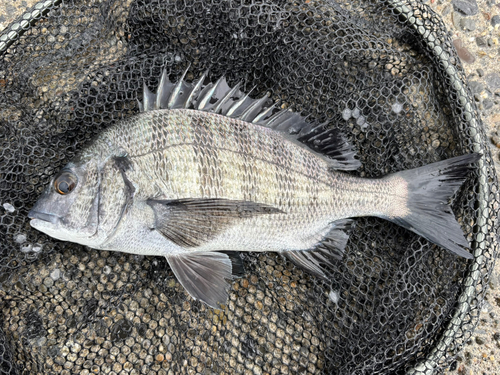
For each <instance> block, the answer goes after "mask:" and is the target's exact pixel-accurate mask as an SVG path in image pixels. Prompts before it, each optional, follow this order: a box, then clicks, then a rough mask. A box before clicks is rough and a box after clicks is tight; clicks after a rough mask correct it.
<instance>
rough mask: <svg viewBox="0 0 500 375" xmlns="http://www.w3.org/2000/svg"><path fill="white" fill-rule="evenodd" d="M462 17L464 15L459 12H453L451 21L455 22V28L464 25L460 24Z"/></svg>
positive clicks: (458, 28)
mask: <svg viewBox="0 0 500 375" xmlns="http://www.w3.org/2000/svg"><path fill="white" fill-rule="evenodd" d="M462 18H463V17H462V15H461V14H460V13H458V12H453V13H452V14H451V21H452V22H453V26H455V29H457V30H460V29H461V28H462V26H461V25H460V22H461V21H462Z"/></svg>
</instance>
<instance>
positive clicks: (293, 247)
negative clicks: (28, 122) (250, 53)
mask: <svg viewBox="0 0 500 375" xmlns="http://www.w3.org/2000/svg"><path fill="white" fill-rule="evenodd" d="M203 79H204V77H202V79H200V80H199V81H198V82H196V83H195V84H193V85H189V84H187V83H186V82H184V81H183V80H182V79H181V80H180V81H179V82H178V83H177V84H176V85H174V84H172V83H170V82H168V81H167V79H166V76H165V75H164V76H163V77H162V80H161V83H160V89H159V91H158V93H157V95H154V94H151V93H150V92H149V90H147V88H145V91H144V104H142V103H141V107H142V108H143V109H144V110H145V111H144V112H142V113H141V114H139V115H137V116H134V117H132V118H130V119H127V120H125V121H122V122H120V123H118V124H116V125H114V126H111V127H110V128H108V129H107V130H105V131H104V132H102V133H101V134H100V135H99V136H98V138H97V139H96V140H95V141H94V142H93V143H92V144H91V145H90V146H88V147H87V148H86V149H84V150H82V152H81V153H80V154H79V155H78V156H77V157H76V158H75V159H74V160H73V161H72V162H70V163H69V164H68V165H67V166H66V167H65V168H63V170H62V171H61V172H60V173H59V174H58V175H56V176H55V177H54V179H53V181H52V182H51V184H50V186H49V187H48V188H47V189H46V191H45V192H44V193H43V195H42V197H40V199H39V201H38V202H37V204H36V205H35V207H34V208H33V210H32V211H31V212H30V214H29V216H30V217H32V221H31V225H32V226H33V227H34V228H37V229H39V230H41V231H43V232H45V233H47V234H49V235H51V236H53V237H55V238H58V239H61V240H66V241H72V242H77V243H80V244H83V245H87V246H90V247H92V248H95V249H102V250H114V251H122V252H127V253H134V254H141V255H158V256H165V257H166V258H167V260H168V262H169V264H170V266H171V267H172V269H173V271H174V273H175V275H176V276H177V278H178V279H179V281H180V282H181V284H182V285H183V286H184V287H185V288H186V289H187V290H188V292H189V293H190V294H191V296H193V297H194V298H196V299H200V300H202V301H204V302H206V303H207V304H209V305H210V306H213V307H216V306H217V304H218V303H221V302H225V300H226V299H227V293H226V289H227V282H226V281H225V279H228V278H231V277H232V275H234V274H235V269H236V268H238V267H240V266H241V265H240V264H239V262H240V261H241V260H240V259H239V258H238V257H237V256H235V255H234V254H232V253H225V252H224V251H275V252H280V253H282V254H284V255H285V256H287V257H288V258H289V259H290V260H292V261H294V262H295V263H296V264H298V265H300V266H302V267H303V268H305V269H307V270H309V271H310V272H312V273H314V274H316V275H318V276H322V277H324V273H323V271H322V266H321V264H324V263H326V264H329V263H330V262H331V259H332V258H333V259H335V258H336V259H339V258H341V255H342V252H343V249H344V247H345V244H346V242H347V239H348V233H347V231H348V229H349V227H350V225H351V223H352V219H351V218H354V217H360V216H377V217H381V218H385V219H387V220H391V221H394V222H397V223H398V224H400V225H403V226H405V227H406V228H408V229H410V230H413V231H414V232H416V233H419V234H421V235H423V236H424V237H426V238H427V239H429V240H430V241H432V242H435V243H437V244H439V245H441V246H443V247H446V248H447V249H449V250H451V251H453V252H455V253H457V254H458V255H461V256H465V257H468V258H470V254H469V253H468V252H466V251H465V250H463V249H462V248H461V247H468V243H467V242H466V240H465V238H464V237H463V234H462V232H461V229H460V227H459V225H458V223H457V222H456V220H455V218H454V216H453V214H452V213H451V211H449V207H448V205H447V203H448V202H447V200H448V199H449V197H450V196H451V195H452V194H453V193H454V192H455V191H456V190H457V189H458V187H459V186H460V185H461V184H462V182H463V180H464V179H465V176H466V172H467V170H468V167H467V166H468V165H469V164H470V163H473V162H474V161H476V160H477V159H478V157H479V156H478V155H477V154H471V155H465V156H462V157H458V158H453V159H449V160H445V161H443V162H439V163H435V164H431V165H429V166H424V167H421V168H417V169H414V170H410V171H403V172H399V173H395V174H392V175H389V176H385V177H383V178H379V179H365V178H359V177H355V176H352V175H349V174H347V173H345V172H343V171H346V170H353V169H356V168H357V167H358V166H359V161H357V160H356V159H355V158H354V155H355V153H354V151H353V150H352V146H351V145H349V143H348V142H347V141H345V139H344V138H343V137H342V136H341V134H339V133H338V132H337V131H336V130H335V129H329V128H327V127H325V126H324V125H312V124H309V123H307V122H306V121H305V120H304V119H303V118H302V117H300V116H299V115H298V114H294V113H290V112H286V111H273V106H267V107H266V103H268V100H267V98H261V99H258V100H255V99H250V98H249V97H248V96H247V95H244V94H243V93H241V92H239V91H238V90H237V87H236V88H231V87H229V86H227V84H226V83H225V80H223V79H221V80H219V81H218V82H217V83H215V84H208V85H204V84H202V81H203ZM217 90H218V91H217ZM214 96H215V97H216V99H217V100H210V99H213V98H214ZM214 101H215V103H213V102H214ZM210 103H211V104H210ZM429 218H430V219H429ZM443 231H444V233H443Z"/></svg>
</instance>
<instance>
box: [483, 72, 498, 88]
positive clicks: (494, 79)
mask: <svg viewBox="0 0 500 375" xmlns="http://www.w3.org/2000/svg"><path fill="white" fill-rule="evenodd" d="M485 81H486V84H487V85H488V87H490V88H491V89H493V90H498V89H500V76H499V75H498V74H497V73H490V74H487V75H486V77H485Z"/></svg>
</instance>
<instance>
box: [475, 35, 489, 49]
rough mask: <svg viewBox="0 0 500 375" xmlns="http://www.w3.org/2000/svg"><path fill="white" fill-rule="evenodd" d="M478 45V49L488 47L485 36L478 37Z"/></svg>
mask: <svg viewBox="0 0 500 375" xmlns="http://www.w3.org/2000/svg"><path fill="white" fill-rule="evenodd" d="M476 44H477V45H478V47H486V46H487V45H488V44H487V42H486V38H485V37H484V36H478V37H476Z"/></svg>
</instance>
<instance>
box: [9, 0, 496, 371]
mask: <svg viewBox="0 0 500 375" xmlns="http://www.w3.org/2000/svg"><path fill="white" fill-rule="evenodd" d="M49 3H50V2H47V4H49ZM53 3H57V5H54V6H50V7H49V9H47V11H40V9H42V8H43V6H39V7H38V8H33V9H32V10H30V12H28V13H29V14H32V15H33V14H35V10H38V13H36V14H37V17H36V18H38V19H36V20H34V21H33V22H24V23H22V22H21V23H20V25H23V27H24V28H25V30H23V33H20V32H19V29H18V28H15V30H14V28H13V30H7V34H8V33H9V32H10V31H14V35H17V36H18V38H16V39H13V40H8V42H9V43H6V42H5V41H6V40H7V39H6V38H3V39H2V38H1V37H0V42H1V43H0V49H1V50H2V52H1V53H2V55H1V56H0V58H1V60H0V106H1V108H2V110H1V111H0V235H1V236H2V241H1V242H0V297H1V301H0V309H1V310H0V319H1V320H0V322H1V323H2V324H1V325H0V374H17V373H19V374H36V373H40V374H47V373H50V374H71V373H82V374H85V373H115V374H119V373H136V374H170V373H171V374H177V373H205V374H233V373H242V374H247V373H248V374H265V373H271V374H274V373H289V374H294V373H304V374H307V373H311V374H377V373H383V374H388V373H394V374H396V373H398V374H399V373H405V372H407V373H422V372H423V371H426V370H429V371H432V370H434V369H436V368H442V367H443V366H444V365H445V364H446V363H448V361H449V360H450V358H451V355H453V354H454V353H455V352H456V350H457V349H458V348H459V347H460V345H461V344H463V343H464V342H465V341H466V340H467V339H468V338H469V337H470V334H471V329H472V328H473V327H474V324H475V322H476V320H477V315H478V304H479V303H480V301H481V300H482V298H483V294H484V288H485V286H486V284H487V282H486V280H487V277H488V275H489V273H490V271H491V269H492V266H493V260H494V257H495V253H496V242H495V235H496V233H497V231H498V227H497V222H496V215H497V210H498V208H497V207H498V199H497V196H496V189H497V182H496V177H495V175H494V172H493V168H492V164H491V159H490V156H489V151H488V149H487V147H486V146H485V135H484V132H483V130H482V128H481V123H480V120H479V117H478V115H477V113H476V111H475V109H474V104H473V102H472V101H471V100H470V95H469V93H468V91H467V89H466V87H465V84H464V82H465V77H464V74H463V72H462V69H461V67H460V63H459V60H458V58H457V57H456V54H455V52H454V50H453V49H452V46H451V43H450V40H449V39H448V37H447V35H446V31H445V29H444V26H443V24H442V23H441V22H440V21H439V20H438V19H437V18H436V16H435V15H434V14H433V13H432V11H431V10H429V8H427V7H426V6H425V5H421V4H419V3H417V2H408V3H406V2H399V1H387V2H377V1H345V2H342V1H339V2H333V1H326V0H323V1H297V2H294V1H250V0H248V1H246V0H242V1H213V2H211V1H163V0H162V1H160V0H156V1H139V0H136V1H131V0H129V1H125V2H123V1H62V2H57V1H56V2H53ZM28 13H27V14H28ZM7 34H4V35H7ZM8 35H11V34H8ZM9 38H11V36H10V37H9ZM189 65H190V69H189V71H188V74H187V76H186V79H187V80H190V81H193V80H194V79H196V78H198V77H200V76H201V74H202V73H203V72H205V71H206V70H207V69H210V70H209V71H210V74H209V78H211V79H212V80H216V79H217V78H218V77H220V76H222V75H225V76H226V77H227V79H228V82H229V83H230V84H232V85H234V84H235V83H236V82H239V81H242V82H243V85H242V86H241V90H242V91H244V92H249V91H250V89H252V88H254V89H253V91H252V96H253V97H255V98H258V97H261V96H262V95H264V94H265V93H266V92H269V93H270V95H271V98H272V99H273V100H274V101H278V100H279V101H280V102H281V104H282V106H283V107H284V108H290V109H292V110H294V111H295V112H299V113H301V114H302V115H304V116H310V118H312V119H315V120H316V121H318V122H325V121H328V122H329V124H331V126H334V127H336V128H338V129H339V131H340V132H342V133H343V134H344V135H345V136H346V137H347V138H348V140H349V142H350V143H352V144H353V145H354V146H355V148H356V150H357V151H358V158H359V160H360V162H361V167H360V168H359V169H358V170H357V171H355V172H350V173H351V174H353V175H357V176H362V177H379V176H383V175H386V174H388V173H391V172H396V171H401V170H405V169H410V168H415V167H419V166H422V165H426V164H429V163H432V162H435V161H439V160H444V159H447V158H450V157H453V156H458V155H463V154H467V153H472V152H479V153H482V154H483V159H482V161H480V162H479V165H478V167H477V168H476V169H475V170H474V172H473V173H471V175H470V177H469V179H468V180H467V181H466V182H465V184H464V185H463V186H462V188H461V189H460V190H459V192H458V193H457V194H456V196H455V199H454V200H453V204H452V208H453V211H454V214H455V216H456V218H457V220H458V222H459V223H460V225H461V227H462V229H463V231H464V233H466V234H467V240H468V241H469V242H470V243H472V251H473V253H474V255H475V259H474V260H472V261H468V260H466V259H462V258H458V257H456V256H454V255H453V254H451V253H449V252H448V251H446V250H444V249H442V248H440V247H438V246H436V245H433V244H431V243H429V242H428V241H426V240H425V239H423V238H422V237H420V236H418V235H416V234H413V233H412V232H409V231H408V230H405V229H403V228H401V227H399V226H397V225H396V224H391V223H389V222H387V221H384V220H381V219H376V218H359V219H356V225H355V227H354V229H353V230H352V232H351V234H350V239H349V241H348V243H347V247H346V250H345V254H344V256H343V259H342V260H341V261H338V262H337V263H336V265H335V267H331V268H330V269H328V273H329V274H328V275H327V276H328V280H327V281H325V280H323V279H321V278H317V277H315V276H312V275H310V274H308V273H306V272H303V271H302V270H300V269H298V268H296V267H294V266H293V264H291V263H290V262H288V261H285V260H284V259H283V258H281V257H280V256H279V255H276V254H273V253H264V254H263V253H245V254H243V255H242V257H243V259H244V263H245V268H246V269H245V276H244V277H243V278H241V279H237V280H235V281H233V283H232V287H231V289H230V291H229V299H228V303H227V306H224V308H223V309H220V310H214V309H211V308H209V307H207V306H206V305H204V304H202V303H201V302H199V301H193V299H192V298H191V297H189V295H188V294H187V293H186V292H185V291H184V289H183V288H182V286H181V285H180V284H179V283H178V281H177V280H176V278H175V277H174V275H173V273H172V271H171V270H170V268H169V267H168V264H167V262H166V261H165V259H163V258H161V257H143V256H136V255H130V254H122V253H116V252H106V251H96V250H91V249H89V248H85V247H82V246H79V245H76V244H71V243H67V242H60V241H57V240H54V239H52V238H50V237H48V236H46V235H44V234H42V233H40V232H38V231H36V230H34V229H32V228H31V227H30V226H29V220H28V217H27V214H28V211H29V210H30V209H31V208H32V206H33V205H34V203H35V201H36V200H37V198H38V196H39V195H40V193H41V191H42V190H43V188H44V187H45V186H46V185H47V184H48V183H49V181H50V180H51V178H52V177H53V176H54V174H55V173H56V172H57V171H58V170H59V169H60V168H61V167H62V166H64V165H65V164H66V163H67V162H68V161H69V160H70V159H71V158H72V157H73V156H75V155H76V154H77V153H78V152H79V151H80V150H81V149H82V148H83V147H84V146H86V145H88V144H89V142H90V141H91V140H92V139H93V138H94V137H95V136H96V135H97V134H99V133H100V132H101V131H102V130H104V129H106V128H107V127H109V126H110V125H112V124H115V123H117V122H119V121H120V120H122V119H126V118H129V117H131V116H133V115H134V114H137V113H139V106H138V104H137V99H139V100H142V86H143V83H146V85H147V86H148V87H150V88H155V87H157V86H158V84H159V79H160V76H161V72H162V71H163V70H166V71H167V73H168V74H169V76H170V77H172V79H173V80H175V79H177V78H179V77H180V76H181V75H182V73H183V72H184V71H185V69H186V68H187V67H188V66H189Z"/></svg>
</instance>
